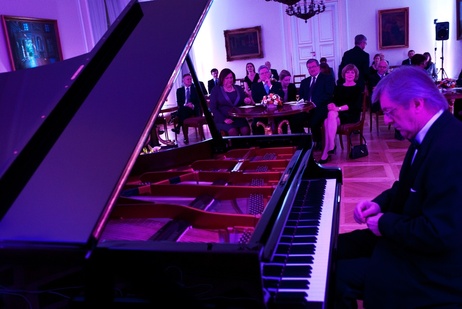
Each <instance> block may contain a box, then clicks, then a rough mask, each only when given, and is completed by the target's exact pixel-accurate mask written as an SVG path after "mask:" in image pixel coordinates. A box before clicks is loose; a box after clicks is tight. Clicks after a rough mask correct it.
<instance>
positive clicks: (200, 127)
mask: <svg viewBox="0 0 462 309" xmlns="http://www.w3.org/2000/svg"><path fill="white" fill-rule="evenodd" d="M205 124H207V120H206V119H205V117H204V116H199V117H190V118H186V119H185V120H184V121H183V136H184V143H185V144H189V136H188V135H189V134H188V131H189V127H193V128H195V129H196V137H197V134H198V133H199V136H198V137H199V138H200V140H201V141H203V140H205V134H204V125H205Z"/></svg>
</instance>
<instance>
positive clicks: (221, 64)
mask: <svg viewBox="0 0 462 309" xmlns="http://www.w3.org/2000/svg"><path fill="white" fill-rule="evenodd" d="M281 8H282V5H281V4H279V3H277V2H266V1H265V0H232V1H228V0H215V1H214V2H213V4H212V7H211V8H210V11H209V13H208V15H207V17H206V18H205V20H204V24H203V25H202V28H201V29H200V31H199V33H198V36H197V38H196V41H195V42H194V45H193V50H194V59H195V63H196V71H197V74H198V75H199V78H200V79H202V80H208V79H210V78H211V75H210V70H211V69H212V68H214V67H216V68H217V69H218V70H222V69H224V68H229V69H231V70H232V71H234V73H235V74H236V77H237V78H244V77H245V73H246V71H245V65H246V63H247V62H252V63H253V64H254V65H255V68H256V69H257V68H258V66H260V65H262V64H264V63H265V61H266V60H269V61H270V62H271V65H272V68H274V69H277V70H279V71H280V70H282V69H284V68H286V67H285V65H286V61H285V59H284V57H283V53H284V50H285V44H284V29H283V27H282V24H283V20H282V13H281ZM255 26H261V28H262V49H263V57H264V58H257V59H246V60H236V61H230V62H227V61H226V48H225V39H224V30H233V29H239V28H248V27H255Z"/></svg>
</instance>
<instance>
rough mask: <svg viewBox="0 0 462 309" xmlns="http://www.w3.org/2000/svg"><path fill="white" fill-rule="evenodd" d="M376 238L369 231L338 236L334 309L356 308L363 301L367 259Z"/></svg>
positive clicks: (358, 231)
mask: <svg viewBox="0 0 462 309" xmlns="http://www.w3.org/2000/svg"><path fill="white" fill-rule="evenodd" d="M376 242H377V236H375V235H374V234H373V233H372V232H371V231H370V230H369V229H365V230H356V231H353V232H350V233H345V234H340V235H339V237H338V240H337V252H336V265H335V307H334V308H335V309H339V308H345V309H347V308H352V309H353V308H354V309H356V308H358V305H357V300H358V299H363V291H364V282H365V278H366V271H367V268H368V263H369V257H370V256H371V255H372V251H373V250H374V247H375V244H376Z"/></svg>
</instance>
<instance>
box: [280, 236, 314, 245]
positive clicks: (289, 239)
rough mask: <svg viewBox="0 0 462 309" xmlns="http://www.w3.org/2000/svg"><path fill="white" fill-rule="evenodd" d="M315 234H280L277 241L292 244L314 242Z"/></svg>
mask: <svg viewBox="0 0 462 309" xmlns="http://www.w3.org/2000/svg"><path fill="white" fill-rule="evenodd" d="M316 239H317V238H316V236H292V235H291V236H285V235H282V236H281V238H280V239H279V243H285V244H293V243H297V244H300V243H303V244H314V243H316Z"/></svg>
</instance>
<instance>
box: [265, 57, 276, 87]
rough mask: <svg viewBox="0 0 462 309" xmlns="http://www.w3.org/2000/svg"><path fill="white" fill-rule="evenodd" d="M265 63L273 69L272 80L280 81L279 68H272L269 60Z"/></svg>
mask: <svg viewBox="0 0 462 309" xmlns="http://www.w3.org/2000/svg"><path fill="white" fill-rule="evenodd" d="M265 65H266V66H267V67H268V69H270V71H271V80H273V81H277V82H278V81H279V74H278V70H276V69H272V68H271V62H269V61H266V62H265Z"/></svg>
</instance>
